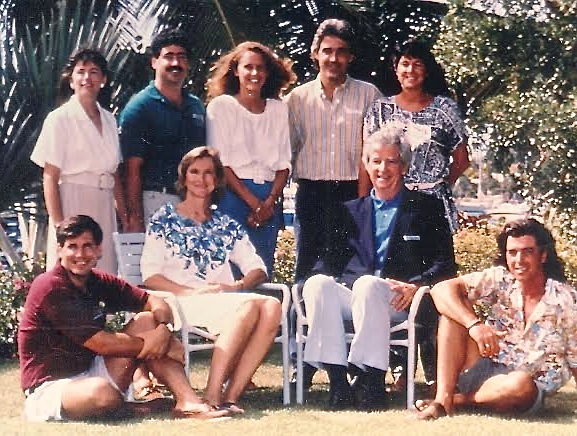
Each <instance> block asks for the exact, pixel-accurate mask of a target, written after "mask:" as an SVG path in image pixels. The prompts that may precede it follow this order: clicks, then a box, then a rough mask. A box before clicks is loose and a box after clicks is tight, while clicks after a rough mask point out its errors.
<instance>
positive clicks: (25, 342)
mask: <svg viewBox="0 0 577 436" xmlns="http://www.w3.org/2000/svg"><path fill="white" fill-rule="evenodd" d="M56 238H57V242H58V254H59V257H60V262H59V263H58V264H57V265H56V266H55V267H54V268H53V269H52V270H50V271H48V272H46V273H44V274H42V275H40V276H39V277H37V278H36V279H35V280H34V282H33V283H32V286H31V288H30V292H29V294H28V297H27V299H26V303H25V305H24V312H23V318H22V321H21V323H20V328H19V332H18V351H19V354H20V372H21V386H22V389H23V390H24V394H25V395H26V400H25V403H24V413H25V415H26V418H27V419H29V420H32V421H47V420H63V419H70V420H80V419H86V418H95V417H102V416H107V415H108V416H122V415H120V414H119V412H120V411H122V410H123V406H124V405H125V404H124V393H125V391H126V390H127V389H128V387H129V385H130V383H131V380H132V377H133V373H134V371H135V368H136V366H137V365H138V364H139V362H142V361H146V364H147V366H148V368H150V370H151V371H152V372H153V373H154V375H155V376H156V377H157V378H158V379H159V380H160V381H162V382H163V383H165V384H166V385H167V386H168V387H169V388H170V390H171V391H172V392H173V394H174V397H175V400H176V404H175V406H174V409H173V415H174V416H175V417H191V418H200V419H210V418H216V417H219V416H223V415H225V414H226V412H225V411H224V412H223V411H216V410H214V409H213V408H212V407H210V406H208V405H206V404H204V403H203V402H202V401H201V399H200V398H199V397H198V396H197V395H196V394H195V392H194V391H193V390H192V388H191V386H190V384H189V381H188V379H187V377H186V375H185V372H184V367H183V362H184V349H183V347H182V344H181V343H180V342H179V341H178V340H177V339H175V338H174V337H173V335H172V322H173V320H172V312H171V310H170V308H169V306H168V305H167V304H166V303H165V302H164V300H162V299H160V298H157V297H154V296H151V295H148V294H147V293H146V292H144V291H143V290H141V289H138V288H135V287H133V286H131V285H129V284H128V283H126V282H125V281H123V280H121V279H119V278H117V277H116V276H113V275H110V274H107V273H103V272H101V271H98V270H96V269H93V267H94V266H95V265H96V262H97V261H98V258H99V256H100V252H101V246H100V244H101V242H102V230H101V228H100V226H99V225H98V223H96V222H95V221H94V220H93V219H92V218H90V217H88V216H85V215H78V216H74V217H71V218H68V219H65V220H64V221H62V222H61V223H60V224H59V225H58V227H57V230H56ZM119 310H127V311H134V312H140V313H138V314H137V315H136V316H135V317H134V318H133V319H132V320H131V321H130V323H129V324H128V325H127V326H126V328H125V329H124V330H123V331H122V332H118V333H110V332H107V331H104V326H105V321H106V320H105V318H106V314H107V313H114V312H116V311H119Z"/></svg>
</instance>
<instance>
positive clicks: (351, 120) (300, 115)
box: [286, 19, 382, 282]
mask: <svg viewBox="0 0 577 436" xmlns="http://www.w3.org/2000/svg"><path fill="white" fill-rule="evenodd" d="M353 36H354V35H353V31H352V28H351V26H350V24H349V23H347V22H346V21H344V20H337V19H328V20H325V21H323V22H322V23H321V25H320V26H319V28H318V29H317V32H316V34H315V36H314V39H313V42H312V45H311V59H312V60H313V62H314V64H315V66H316V67H317V69H318V70H319V74H318V76H317V77H316V79H314V80H312V81H310V82H308V83H305V84H304V85H301V86H299V87H297V88H295V89H294V90H293V91H292V92H291V93H290V94H289V95H288V96H287V98H286V102H287V104H288V106H289V113H290V128H291V145H292V153H293V178H294V179H295V181H296V182H297V183H298V189H297V193H296V198H295V202H296V204H295V209H296V210H295V212H296V217H297V220H298V226H299V227H298V228H299V230H298V232H297V235H296V237H297V259H296V279H297V281H298V282H303V281H304V279H306V278H307V276H308V274H309V273H310V271H311V269H312V267H313V266H314V265H315V263H316V261H317V260H318V259H319V257H320V256H321V255H322V253H323V252H324V251H325V250H330V247H328V244H327V243H328V241H329V240H330V238H329V237H328V235H330V234H331V232H333V226H332V218H331V217H332V216H333V211H334V208H335V206H336V205H338V204H340V203H341V202H343V201H347V200H351V199H353V198H355V197H357V196H358V195H359V193H361V194H362V193H364V192H365V191H366V190H367V189H368V188H367V187H363V186H359V183H358V175H359V169H360V161H361V152H362V148H363V139H362V136H363V134H362V130H363V117H364V116H365V113H366V111H367V110H368V109H369V108H370V106H371V103H372V102H373V101H374V100H375V99H376V98H379V97H381V96H382V95H381V93H380V91H379V90H378V89H377V88H376V87H375V86H374V85H372V84H370V83H367V82H363V81H360V80H356V79H353V78H351V77H349V76H348V74H347V72H348V68H349V64H350V63H351V62H352V61H353V59H354V55H353V52H352V47H351V44H352V42H353Z"/></svg>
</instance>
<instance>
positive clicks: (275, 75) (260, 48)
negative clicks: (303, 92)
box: [206, 41, 296, 101]
mask: <svg viewBox="0 0 577 436" xmlns="http://www.w3.org/2000/svg"><path fill="white" fill-rule="evenodd" d="M247 51H251V52H253V53H258V54H259V55H261V56H262V58H263V60H264V62H265V64H266V70H267V73H268V77H267V79H266V82H265V84H264V85H263V87H262V89H261V97H262V98H275V99H278V98H280V95H281V93H282V91H284V90H286V89H287V88H288V87H289V86H290V85H291V84H292V83H294V82H295V81H296V75H295V73H294V72H293V70H292V61H291V60H290V59H286V58H281V57H279V56H278V55H277V54H275V53H274V52H273V51H272V50H271V49H270V48H269V47H267V46H266V45H263V44H261V43H258V42H253V41H245V42H243V43H240V44H239V45H237V46H236V47H235V48H234V49H232V50H231V51H230V52H228V53H227V54H226V55H224V56H222V57H221V58H220V59H219V60H217V61H216V62H215V63H214V65H213V67H212V73H211V74H210V77H209V78H208V80H207V82H206V89H207V99H208V100H209V101H210V100H212V99H213V98H215V97H218V96H219V95H222V94H228V95H235V94H236V93H238V91H239V89H240V83H239V80H238V77H237V76H236V75H235V74H234V73H235V71H236V69H237V68H238V63H239V61H240V58H241V57H242V55H243V54H245V53H246V52H247Z"/></svg>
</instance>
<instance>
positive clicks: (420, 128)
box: [364, 96, 467, 183]
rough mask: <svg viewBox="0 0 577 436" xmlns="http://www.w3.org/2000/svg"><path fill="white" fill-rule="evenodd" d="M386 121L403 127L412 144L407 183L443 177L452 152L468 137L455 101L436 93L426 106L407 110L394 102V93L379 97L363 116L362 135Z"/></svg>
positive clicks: (447, 168)
mask: <svg viewBox="0 0 577 436" xmlns="http://www.w3.org/2000/svg"><path fill="white" fill-rule="evenodd" d="M388 123H396V124H398V125H399V126H400V127H401V128H403V129H404V130H405V138H406V139H407V140H408V142H409V144H410V145H411V150H412V152H413V155H412V158H411V165H410V167H409V172H408V174H407V176H406V177H405V181H406V182H408V183H436V182H439V181H442V180H445V179H446V177H447V176H448V175H449V167H450V162H451V159H450V158H451V154H452V153H453V151H455V149H456V148H457V146H458V145H459V144H460V143H461V142H463V141H464V140H466V138H467V136H466V135H467V134H466V129H465V123H464V121H463V118H462V117H461V114H460V111H459V108H458V106H457V103H455V101H453V100H451V99H450V98H447V97H443V96H436V97H435V98H434V99H433V101H432V102H431V104H430V105H429V106H427V107H425V108H423V109H422V110H420V111H418V112H410V111H406V110H404V109H402V108H401V107H399V106H398V105H397V103H396V99H395V96H392V97H384V98H381V99H378V100H377V101H375V102H374V103H373V105H372V107H371V109H370V110H369V111H368V112H367V116H366V117H365V126H364V135H365V137H368V136H370V135H372V134H373V133H375V132H376V131H377V130H379V129H380V128H381V127H383V126H384V125H385V124H388Z"/></svg>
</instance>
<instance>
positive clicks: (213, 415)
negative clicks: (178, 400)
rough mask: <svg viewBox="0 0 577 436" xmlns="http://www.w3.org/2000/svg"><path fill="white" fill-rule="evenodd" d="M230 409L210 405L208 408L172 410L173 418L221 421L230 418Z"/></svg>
mask: <svg viewBox="0 0 577 436" xmlns="http://www.w3.org/2000/svg"><path fill="white" fill-rule="evenodd" d="M229 415H230V411H228V410H219V409H216V408H215V407H212V406H210V407H209V408H198V409H191V410H177V409H174V410H173V411H172V417H173V418H174V419H199V420H205V421H223V420H225V419H230V416H229Z"/></svg>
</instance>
